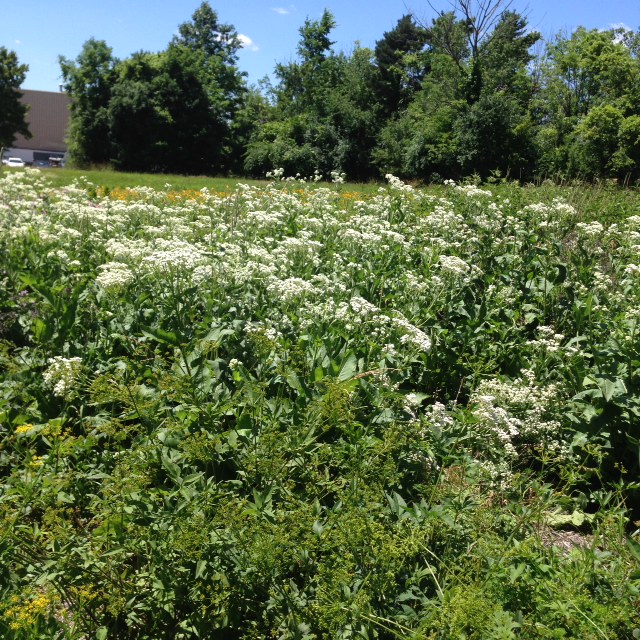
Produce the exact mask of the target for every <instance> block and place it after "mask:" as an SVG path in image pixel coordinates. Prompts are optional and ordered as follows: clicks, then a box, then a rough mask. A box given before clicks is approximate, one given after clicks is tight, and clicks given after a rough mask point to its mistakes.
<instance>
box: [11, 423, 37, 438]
mask: <svg viewBox="0 0 640 640" xmlns="http://www.w3.org/2000/svg"><path fill="white" fill-rule="evenodd" d="M31 429H33V425H32V424H21V425H20V426H19V427H16V430H15V434H16V435H17V436H22V435H24V434H25V433H29V431H31Z"/></svg>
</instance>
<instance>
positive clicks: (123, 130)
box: [60, 2, 246, 174]
mask: <svg viewBox="0 0 640 640" xmlns="http://www.w3.org/2000/svg"><path fill="white" fill-rule="evenodd" d="M239 48H240V41H239V39H238V36H237V33H236V32H235V31H234V29H233V28H232V27H231V26H229V25H225V24H220V23H219V22H218V16H217V14H216V12H215V11H213V10H212V9H211V7H210V6H209V5H208V4H207V3H206V2H205V3H203V4H202V5H201V6H200V7H199V8H198V9H197V10H196V12H195V13H194V14H193V17H192V19H191V21H190V22H187V23H185V24H183V25H181V26H180V27H179V30H178V35H176V36H175V37H174V39H173V40H172V42H171V43H170V44H169V46H168V47H167V49H166V50H165V51H163V52H160V53H148V52H139V53H136V54H134V55H132V56H131V57H130V58H128V59H126V60H117V59H116V58H114V57H113V55H112V51H111V49H110V48H109V47H108V46H107V44H106V43H105V42H104V41H98V40H95V39H90V40H88V41H87V42H86V43H85V44H84V46H83V48H82V51H81V52H80V54H79V55H78V57H77V58H76V60H68V59H66V58H63V57H61V58H60V65H61V69H62V76H63V79H64V86H65V89H66V91H67V92H68V93H69V95H70V96H71V99H72V102H71V122H70V128H69V134H68V135H69V151H70V154H71V157H72V159H73V161H74V162H75V163H76V164H78V165H80V166H89V165H94V164H97V165H101V164H111V165H113V166H114V167H116V168H118V169H121V170H127V171H141V170H146V171H154V172H172V171H173V172H181V173H190V174H197V173H200V174H202V173H209V174H214V173H219V172H223V171H225V170H228V169H230V168H233V167H234V166H235V162H236V161H235V158H236V157H237V156H238V154H237V149H236V147H237V145H238V143H239V139H241V138H242V132H241V131H239V132H238V135H237V136H236V135H235V134H234V121H235V119H236V114H237V113H238V111H239V109H240V106H241V103H242V99H243V95H244V93H245V91H246V88H245V82H244V77H243V74H242V73H241V72H240V71H239V70H238V69H237V67H236V61H237V55H236V54H237V51H238V49H239ZM238 120H240V118H238ZM236 137H238V140H236V139H235V138H236Z"/></svg>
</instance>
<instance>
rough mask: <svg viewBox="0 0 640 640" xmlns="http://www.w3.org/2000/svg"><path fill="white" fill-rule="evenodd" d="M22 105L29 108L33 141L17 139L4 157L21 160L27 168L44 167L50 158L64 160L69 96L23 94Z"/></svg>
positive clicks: (30, 139)
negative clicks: (33, 166)
mask: <svg viewBox="0 0 640 640" xmlns="http://www.w3.org/2000/svg"><path fill="white" fill-rule="evenodd" d="M21 92H22V94H23V96H22V98H21V100H22V102H23V103H25V104H27V105H29V111H27V118H26V120H27V123H28V125H29V131H31V135H32V137H31V138H29V139H28V140H27V139H26V138H24V137H23V136H20V135H19V136H17V137H16V140H15V142H14V143H13V147H11V148H7V149H5V150H4V157H5V158H7V157H9V156H10V157H12V158H21V159H22V160H24V161H25V162H26V163H28V164H34V165H35V166H38V165H40V166H44V165H46V164H48V163H49V162H50V158H64V156H65V154H66V152H67V143H66V140H65V138H66V135H67V127H68V126H69V96H68V95H67V94H66V93H63V92H55V91H31V90H29V89H22V90H21Z"/></svg>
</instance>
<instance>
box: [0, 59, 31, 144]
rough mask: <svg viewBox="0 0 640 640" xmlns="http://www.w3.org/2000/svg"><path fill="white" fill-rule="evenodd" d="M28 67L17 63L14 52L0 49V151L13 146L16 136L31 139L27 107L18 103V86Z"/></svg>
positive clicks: (19, 96)
mask: <svg viewBox="0 0 640 640" xmlns="http://www.w3.org/2000/svg"><path fill="white" fill-rule="evenodd" d="M28 70H29V67H28V66H27V65H26V64H20V63H19V62H18V56H17V55H16V54H15V52H14V51H9V50H8V49H7V48H6V47H0V149H2V148H3V147H9V146H11V145H12V144H13V142H14V140H15V138H16V135H17V134H21V135H23V136H25V137H26V138H30V137H31V133H30V132H29V127H28V125H27V122H26V115H27V106H26V105H25V104H23V103H22V102H21V101H20V98H21V97H22V93H20V91H19V88H20V85H21V84H22V83H23V82H24V79H25V76H26V74H27V71H28Z"/></svg>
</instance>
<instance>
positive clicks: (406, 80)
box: [374, 15, 427, 117]
mask: <svg viewBox="0 0 640 640" xmlns="http://www.w3.org/2000/svg"><path fill="white" fill-rule="evenodd" d="M426 41H427V34H426V31H425V30H424V29H423V28H421V27H419V26H418V25H417V24H416V23H415V21H414V19H413V17H412V16H410V15H405V16H403V17H402V18H400V20H398V23H397V24H396V26H395V27H394V28H393V29H392V30H391V31H386V32H385V33H384V35H383V37H382V38H381V39H380V40H378V41H377V42H376V46H375V64H376V67H377V70H378V74H377V76H376V77H375V85H374V86H375V92H376V97H377V100H378V103H379V104H380V105H381V107H382V110H383V112H384V114H385V116H387V117H388V116H390V115H391V114H393V113H395V112H396V111H397V110H398V109H400V108H403V107H406V106H407V105H408V103H409V101H410V99H411V97H412V96H413V94H414V93H415V92H416V91H417V90H418V89H419V88H420V86H421V84H422V80H423V78H424V76H425V73H426V71H427V69H426V60H425V58H424V56H423V55H422V54H423V50H424V47H425V44H426Z"/></svg>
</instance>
